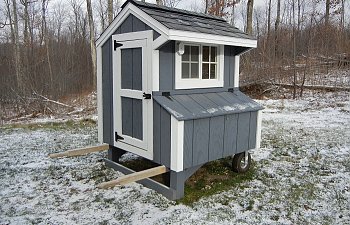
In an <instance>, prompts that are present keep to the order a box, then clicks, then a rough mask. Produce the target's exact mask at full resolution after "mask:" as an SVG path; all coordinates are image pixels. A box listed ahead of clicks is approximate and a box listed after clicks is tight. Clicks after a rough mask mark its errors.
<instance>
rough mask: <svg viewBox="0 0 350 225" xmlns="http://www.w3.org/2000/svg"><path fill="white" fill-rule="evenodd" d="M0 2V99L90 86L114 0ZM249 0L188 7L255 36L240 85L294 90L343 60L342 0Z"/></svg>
mask: <svg viewBox="0 0 350 225" xmlns="http://www.w3.org/2000/svg"><path fill="white" fill-rule="evenodd" d="M0 1H1V3H0V4H1V7H0V29H1V32H0V103H6V102H12V101H18V102H21V103H24V102H25V101H26V99H29V98H32V97H33V94H35V93H37V94H40V95H43V96H47V97H49V98H52V99H58V98H59V97H62V96H65V95H69V94H74V93H75V94H76V93H82V92H84V91H85V92H91V91H93V90H94V88H95V85H96V73H95V71H96V69H95V68H96V64H95V62H96V52H95V51H94V47H95V43H94V41H95V40H96V38H98V36H99V35H100V34H101V33H102V31H103V30H104V29H105V28H106V27H107V26H108V24H109V23H110V22H111V21H112V19H113V18H114V16H116V15H117V13H118V11H119V10H120V5H121V2H120V1H118V0H93V1H91V0H67V1H54V0H19V1H18V0H0ZM179 2H181V0H159V1H157V4H160V5H165V6H170V7H176V6H177V5H178V4H179ZM256 2H257V0H256V1H253V0H203V1H202V5H201V7H199V8H198V7H197V9H196V10H197V11H201V12H203V13H208V14H213V15H217V16H220V17H223V18H225V19H227V21H229V22H230V23H232V24H234V25H236V26H239V25H241V26H242V27H243V28H244V30H245V31H246V32H247V33H250V34H252V35H254V36H256V37H257V38H258V48H257V49H255V50H253V51H251V52H249V53H248V54H246V55H244V56H243V57H242V59H241V61H242V69H241V71H242V79H241V82H242V84H263V83H266V82H270V83H274V84H292V85H294V87H295V91H294V92H295V93H294V94H295V96H296V95H297V92H296V91H297V89H296V87H297V86H298V87H299V86H300V85H303V84H304V83H305V81H306V80H307V79H308V78H309V77H310V74H315V73H316V71H321V70H322V72H327V70H328V69H329V68H330V67H332V66H337V67H343V66H349V60H350V59H349V53H350V41H349V40H350V23H349V22H350V21H349V19H347V20H346V18H347V17H345V15H346V11H345V9H347V6H346V4H349V3H346V2H345V0H312V1H306V0H267V1H265V4H264V5H261V4H260V5H256ZM91 49H93V51H91Z"/></svg>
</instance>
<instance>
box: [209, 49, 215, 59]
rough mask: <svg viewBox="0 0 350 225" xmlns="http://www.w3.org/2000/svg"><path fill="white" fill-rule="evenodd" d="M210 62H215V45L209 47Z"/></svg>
mask: <svg viewBox="0 0 350 225" xmlns="http://www.w3.org/2000/svg"><path fill="white" fill-rule="evenodd" d="M210 62H216V47H211V52H210Z"/></svg>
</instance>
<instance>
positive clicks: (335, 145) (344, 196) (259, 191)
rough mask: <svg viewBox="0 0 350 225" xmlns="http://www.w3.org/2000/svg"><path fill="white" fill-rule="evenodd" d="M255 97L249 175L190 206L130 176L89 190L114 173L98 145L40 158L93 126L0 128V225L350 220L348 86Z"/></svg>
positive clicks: (85, 141) (89, 139) (83, 139)
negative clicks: (257, 138)
mask: <svg viewBox="0 0 350 225" xmlns="http://www.w3.org/2000/svg"><path fill="white" fill-rule="evenodd" d="M259 103H260V104H262V105H263V106H264V107H265V109H264V110H263V114H262V118H263V122H262V128H263V129H262V143H261V145H262V148H261V149H259V150H253V151H252V157H253V160H254V165H255V170H254V171H255V172H254V178H253V179H252V180H251V181H246V182H242V183H240V184H237V186H233V187H232V188H230V189H229V190H227V191H224V192H221V193H218V194H215V195H212V196H209V197H205V198H202V199H200V200H199V201H198V202H195V203H193V205H192V206H185V205H181V204H176V203H175V202H173V201H169V200H167V199H166V198H165V197H163V196H162V195H160V194H158V193H156V192H155V191H153V190H150V189H148V188H145V187H143V186H142V185H140V184H137V183H132V184H129V185H126V186H118V187H114V188H113V189H109V190H100V189H95V186H96V185H97V184H99V183H101V182H104V181H107V180H112V179H115V178H117V177H119V176H120V175H121V173H120V172H116V171H113V170H112V169H110V168H106V167H105V166H104V163H103V161H102V158H104V157H107V153H105V152H99V153H94V154H90V155H87V156H83V157H78V158H62V159H49V158H48V157H47V156H48V154H50V153H53V152H58V151H64V150H68V149H72V148H77V147H82V146H88V145H94V144H96V143H97V131H96V130H97V128H96V127H95V126H92V125H90V126H86V127H74V128H67V129H56V130H55V129H50V128H40V127H39V128H37V129H22V128H11V129H9V128H6V129H3V128H0V140H1V141H0V202H1V204H0V215H1V216H0V224H103V223H106V224H349V221H350V213H349V212H350V204H349V202H350V141H349V140H350V129H349V127H350V113H349V110H348V109H349V104H350V98H349V93H346V92H337V93H325V94H323V95H319V96H315V95H310V96H305V98H304V99H296V100H286V99H285V100H260V101H259ZM229 110H232V109H229ZM55 120H56V118H55ZM134 157H137V156H135V155H133V154H126V155H124V156H123V160H130V159H133V158H134Z"/></svg>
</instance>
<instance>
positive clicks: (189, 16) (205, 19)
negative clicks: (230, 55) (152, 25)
mask: <svg viewBox="0 0 350 225" xmlns="http://www.w3.org/2000/svg"><path fill="white" fill-rule="evenodd" d="M128 2H131V3H132V4H134V5H136V6H138V7H139V8H140V9H141V10H142V11H144V12H145V13H147V14H148V15H150V16H151V17H152V18H154V19H155V20H157V21H159V22H160V23H162V24H163V25H164V26H166V27H167V28H169V29H174V30H183V31H191V32H197V33H206V34H214V35H223V36H229V37H237V38H244V39H252V40H256V38H255V37H253V36H250V35H248V34H246V33H244V32H242V31H240V30H239V29H238V28H236V27H234V26H232V25H230V24H229V23H227V22H226V20H224V19H222V18H221V17H218V16H213V15H208V14H203V13H196V12H191V11H187V10H182V9H176V8H169V7H165V6H158V5H155V4H151V3H146V2H141V1H133V0H129V1H127V2H126V3H124V5H126V4H127V3H128ZM124 5H123V6H124ZM123 6H122V7H123Z"/></svg>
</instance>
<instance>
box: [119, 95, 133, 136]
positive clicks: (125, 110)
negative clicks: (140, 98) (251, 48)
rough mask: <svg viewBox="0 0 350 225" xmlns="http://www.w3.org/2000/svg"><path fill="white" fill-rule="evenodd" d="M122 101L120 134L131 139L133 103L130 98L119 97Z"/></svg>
mask: <svg viewBox="0 0 350 225" xmlns="http://www.w3.org/2000/svg"><path fill="white" fill-rule="evenodd" d="M121 100H122V121H123V122H122V133H123V134H125V135H128V136H131V137H132V133H133V128H132V124H133V121H132V119H133V114H132V112H133V110H132V107H133V102H132V99H131V98H125V97H121Z"/></svg>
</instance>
